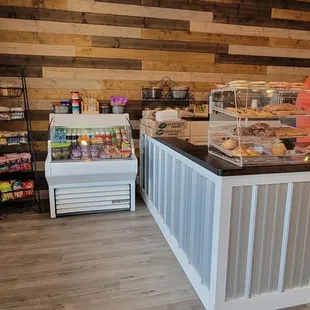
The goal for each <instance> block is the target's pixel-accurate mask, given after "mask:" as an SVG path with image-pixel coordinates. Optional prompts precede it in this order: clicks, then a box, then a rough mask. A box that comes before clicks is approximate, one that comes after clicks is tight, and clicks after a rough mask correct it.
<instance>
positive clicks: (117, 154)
mask: <svg viewBox="0 0 310 310" xmlns="http://www.w3.org/2000/svg"><path fill="white" fill-rule="evenodd" d="M109 153H110V155H111V158H121V157H122V155H121V152H120V150H119V149H118V148H116V147H112V148H111V149H110V150H109Z"/></svg>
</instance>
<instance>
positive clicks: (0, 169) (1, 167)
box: [0, 156, 9, 173]
mask: <svg viewBox="0 0 310 310" xmlns="http://www.w3.org/2000/svg"><path fill="white" fill-rule="evenodd" d="M8 171H9V161H8V158H7V157H6V156H1V157H0V173H5V172H8Z"/></svg>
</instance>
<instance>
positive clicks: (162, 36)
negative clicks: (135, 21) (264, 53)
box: [142, 29, 269, 46]
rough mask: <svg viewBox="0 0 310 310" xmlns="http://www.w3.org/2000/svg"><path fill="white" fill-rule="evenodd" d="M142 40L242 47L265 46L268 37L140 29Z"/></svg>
mask: <svg viewBox="0 0 310 310" xmlns="http://www.w3.org/2000/svg"><path fill="white" fill-rule="evenodd" d="M142 38H143V39H153V40H161V41H166V40H170V41H181V42H203V43H222V44H234V43H236V42H238V43H239V44H243V45H262V46H267V45H268V43H269V38H268V37H258V36H245V35H244V36H243V35H240V36H238V35H225V34H217V33H205V32H193V31H191V32H188V31H171V30H158V29H142Z"/></svg>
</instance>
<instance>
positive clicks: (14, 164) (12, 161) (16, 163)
mask: <svg viewBox="0 0 310 310" xmlns="http://www.w3.org/2000/svg"><path fill="white" fill-rule="evenodd" d="M6 156H7V158H8V160H9V170H10V172H16V171H20V170H21V169H22V168H21V166H20V157H19V155H18V154H8V155H6Z"/></svg>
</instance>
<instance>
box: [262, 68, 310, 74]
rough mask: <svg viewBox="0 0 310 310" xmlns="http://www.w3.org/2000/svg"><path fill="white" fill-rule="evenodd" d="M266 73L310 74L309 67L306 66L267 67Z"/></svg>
mask: <svg viewBox="0 0 310 310" xmlns="http://www.w3.org/2000/svg"><path fill="white" fill-rule="evenodd" d="M267 73H268V74H279V75H282V74H283V75H296V76H298V75H304V76H308V75H310V67H308V68H297V67H275V66H269V67H267Z"/></svg>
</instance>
